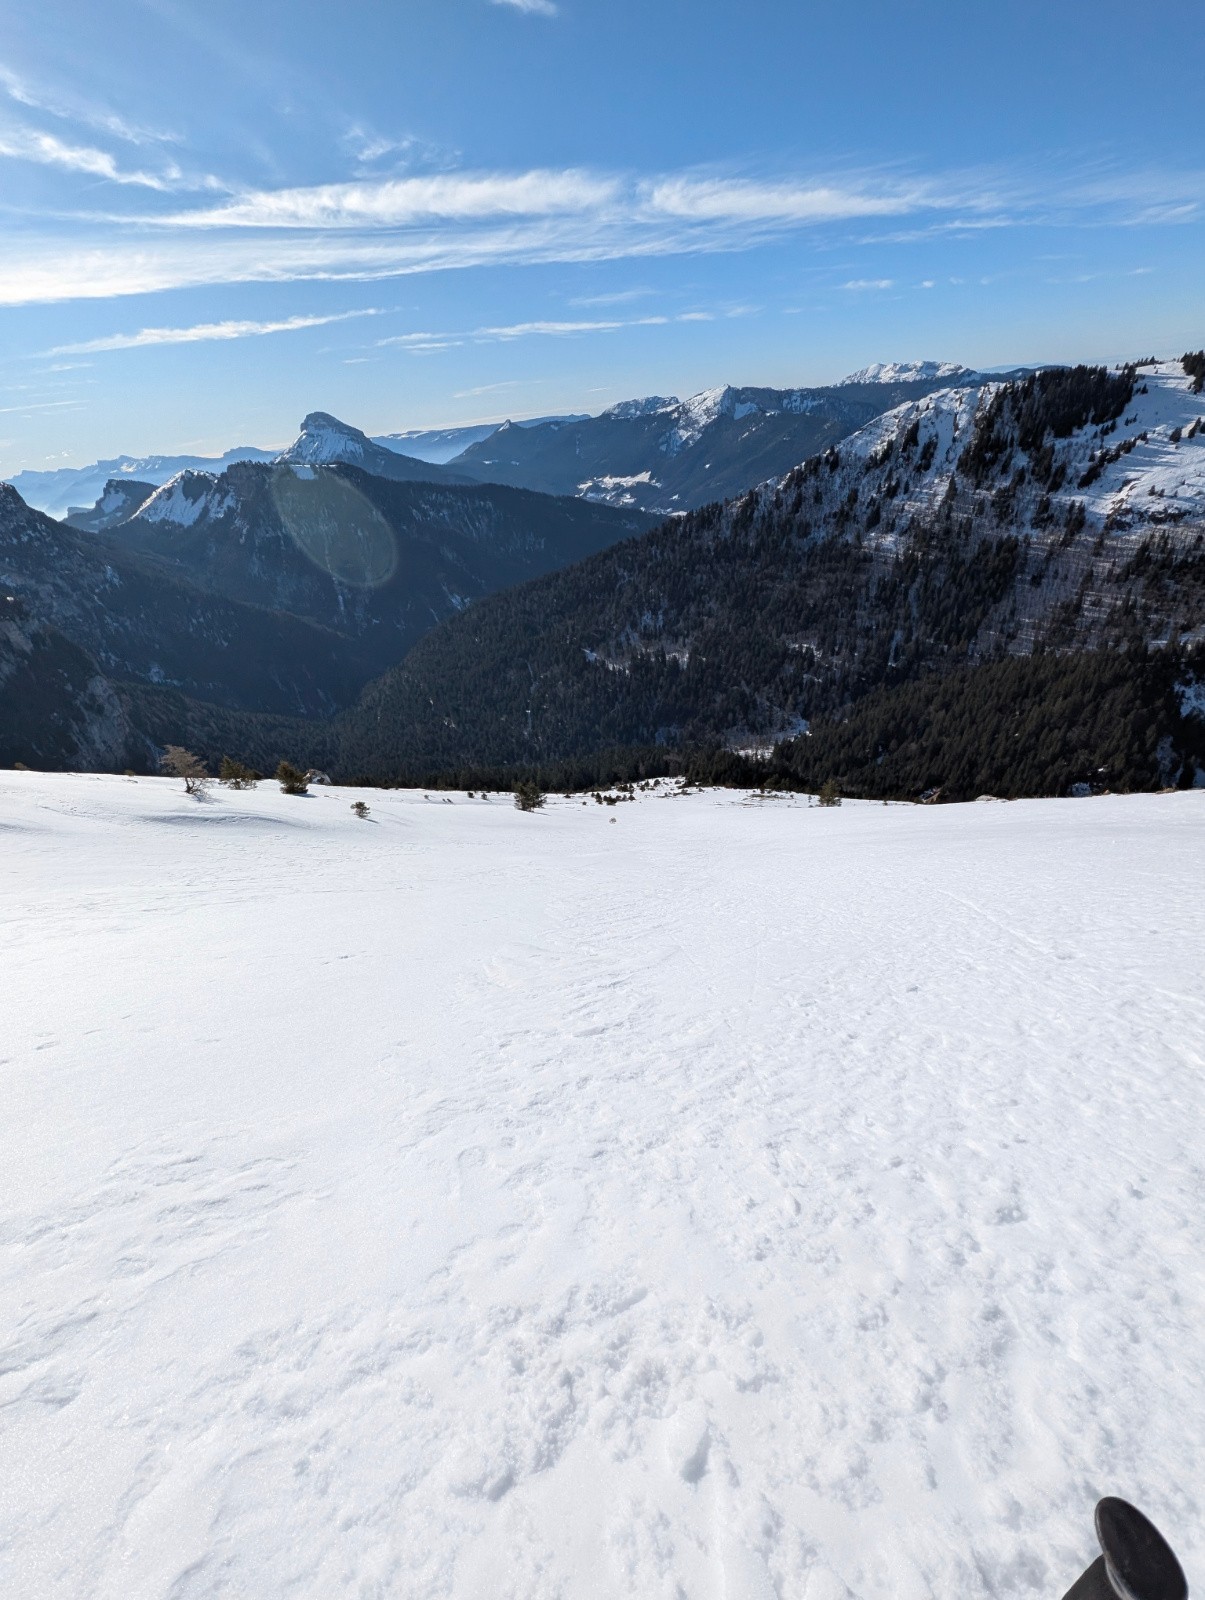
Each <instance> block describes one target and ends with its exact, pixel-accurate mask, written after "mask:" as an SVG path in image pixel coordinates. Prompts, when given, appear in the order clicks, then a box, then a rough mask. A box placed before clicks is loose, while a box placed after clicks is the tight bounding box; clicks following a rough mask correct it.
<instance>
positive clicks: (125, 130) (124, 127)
mask: <svg viewBox="0 0 1205 1600" xmlns="http://www.w3.org/2000/svg"><path fill="white" fill-rule="evenodd" d="M0 94H2V95H4V96H6V97H7V98H8V99H9V100H12V101H13V102H14V103H15V104H17V105H20V106H25V107H26V109H27V110H30V111H42V112H45V113H46V114H47V115H48V116H51V117H54V118H55V119H56V120H58V121H60V122H71V123H74V124H75V125H76V126H77V127H81V128H92V129H94V130H95V131H96V132H98V133H107V134H109V135H111V136H112V137H113V138H115V139H120V140H122V141H123V142H124V143H126V144H133V145H162V144H177V143H179V142H180V141H179V135H178V134H174V133H168V132H165V131H163V130H162V129H157V128H147V127H143V126H141V125H140V124H138V123H135V122H130V121H129V120H128V119H127V118H125V117H122V116H119V115H118V114H117V112H115V111H112V110H110V109H109V108H108V107H107V106H98V105H95V104H93V103H92V102H91V101H88V100H84V99H82V98H81V97H80V96H79V95H77V94H74V93H70V92H64V91H62V90H53V89H48V88H46V87H45V86H44V85H42V84H37V83H34V82H32V81H31V80H30V79H28V78H23V77H21V76H19V74H17V73H15V72H13V70H12V69H11V68H10V67H5V66H0Z"/></svg>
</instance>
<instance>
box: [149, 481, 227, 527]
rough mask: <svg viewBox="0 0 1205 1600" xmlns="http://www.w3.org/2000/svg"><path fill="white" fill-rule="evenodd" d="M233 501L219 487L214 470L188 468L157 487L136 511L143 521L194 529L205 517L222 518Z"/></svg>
mask: <svg viewBox="0 0 1205 1600" xmlns="http://www.w3.org/2000/svg"><path fill="white" fill-rule="evenodd" d="M230 503H231V497H230V494H229V491H227V492H226V493H225V494H222V493H220V492H219V490H218V479H217V478H216V477H215V476H214V474H213V473H212V472H194V471H193V470H192V469H191V468H190V467H186V468H185V469H184V471H183V472H178V473H177V474H176V476H175V477H174V478H169V479H168V480H167V482H166V483H165V484H163V485H162V486H161V487H160V488H158V489H156V490H155V492H154V494H153V495H151V497H150V498H149V499H148V500H147V501H146V502H145V503H144V504H143V505H142V506H141V507H140V508H139V510H138V511H137V512H136V513H135V517H136V520H138V521H140V522H170V523H173V524H175V525H176V526H177V527H181V528H191V527H192V525H193V523H194V522H199V521H200V520H201V518H202V517H220V516H221V515H222V514H223V513H224V512H225V511H226V510H227V509H228V508H229V504H230Z"/></svg>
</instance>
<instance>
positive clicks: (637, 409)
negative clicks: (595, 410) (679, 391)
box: [602, 394, 682, 422]
mask: <svg viewBox="0 0 1205 1600" xmlns="http://www.w3.org/2000/svg"><path fill="white" fill-rule="evenodd" d="M681 403H682V402H681V401H680V400H679V399H678V397H677V395H676V394H669V395H665V394H647V395H645V396H644V397H643V399H640V400H619V401H616V403H615V404H614V405H613V406H608V407H607V409H606V410H605V411H604V412H603V413H602V415H603V416H604V417H614V418H615V420H616V421H617V422H628V421H630V420H631V419H632V418H634V417H655V416H657V415H658V414H659V413H660V412H662V411H672V410H673V409H674V407H675V406H677V405H681Z"/></svg>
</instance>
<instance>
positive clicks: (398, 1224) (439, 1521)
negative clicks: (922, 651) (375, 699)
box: [0, 772, 1205, 1600]
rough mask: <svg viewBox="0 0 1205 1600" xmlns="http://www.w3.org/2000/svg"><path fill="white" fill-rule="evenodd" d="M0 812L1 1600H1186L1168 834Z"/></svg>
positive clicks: (1199, 1431)
mask: <svg viewBox="0 0 1205 1600" xmlns="http://www.w3.org/2000/svg"><path fill="white" fill-rule="evenodd" d="M354 798H356V795H355V794H353V793H352V792H349V791H346V790H338V789H326V790H319V791H317V792H315V793H313V794H311V795H310V796H309V797H307V798H304V799H300V798H290V797H286V796H283V795H281V794H279V793H278V792H277V790H276V786H275V785H274V784H265V785H263V786H262V787H261V788H260V789H259V790H258V791H256V792H254V793H246V794H231V793H228V792H226V791H223V790H215V791H214V793H213V795H212V797H211V798H209V799H207V800H205V801H202V802H198V801H194V800H190V799H188V798H186V797H185V796H184V795H183V794H182V793H181V792H179V788H178V786H177V785H173V784H170V783H168V782H167V781H166V780H156V779H138V780H131V779H122V778H115V777H76V776H44V775H39V774H33V773H28V774H26V773H10V772H4V773H0V971H2V978H0V1011H2V1016H3V1022H2V1025H0V1087H2V1090H3V1107H4V1114H3V1118H2V1119H0V1199H2V1210H0V1440H2V1443H0V1450H2V1457H3V1467H2V1470H0V1592H3V1593H4V1594H5V1595H12V1596H28V1597H38V1600H50V1597H71V1600H84V1597H88V1600H160V1597H162V1600H168V1597H171V1600H198V1597H201V1596H218V1595H222V1596H247V1597H254V1600H277V1597H283V1596H286V1595H296V1596H304V1597H318V1596H331V1597H334V1596H357V1597H370V1596H387V1595H388V1596H404V1597H406V1600H420V1597H434V1596H453V1595H454V1596H457V1597H471V1600H477V1597H480V1600H512V1597H513V1600H552V1597H554V1596H559V1597H564V1600H577V1597H594V1596H598V1597H609V1596H639V1597H641V1600H655V1597H665V1600H671V1597H689V1600H711V1597H715V1600H719V1597H721V1596H725V1597H728V1600H768V1597H773V1596H780V1597H783V1600H786V1597H792V1600H796V1597H803V1600H846V1597H850V1596H856V1597H858V1600H863V1597H865V1600H872V1597H873V1600H907V1597H917V1600H920V1597H926V1596H937V1597H942V1600H973V1597H978V1596H984V1597H986V1596H992V1597H997V1596H1009V1595H1014V1594H1016V1595H1030V1594H1032V1595H1034V1596H1041V1597H1043V1600H1058V1596H1059V1595H1061V1594H1062V1592H1063V1590H1064V1589H1065V1588H1066V1586H1067V1585H1068V1584H1069V1583H1070V1581H1071V1580H1072V1578H1074V1577H1075V1576H1076V1575H1077V1574H1078V1572H1079V1571H1080V1569H1081V1567H1082V1566H1083V1565H1084V1564H1085V1563H1086V1561H1087V1560H1088V1559H1089V1558H1090V1557H1091V1556H1092V1555H1093V1554H1094V1553H1095V1547H1094V1542H1093V1538H1092V1531H1091V1512H1092V1506H1093V1503H1094V1501H1095V1499H1096V1497H1097V1496H1098V1495H1100V1494H1104V1493H1119V1494H1122V1495H1125V1496H1127V1497H1130V1498H1133V1499H1135V1500H1136V1501H1137V1502H1138V1503H1139V1504H1140V1505H1142V1506H1143V1507H1144V1508H1145V1509H1146V1510H1147V1511H1148V1512H1149V1513H1150V1514H1151V1515H1152V1516H1153V1517H1154V1518H1155V1520H1156V1521H1157V1522H1159V1523H1160V1524H1162V1525H1163V1526H1164V1528H1165V1531H1167V1533H1168V1534H1169V1536H1170V1537H1171V1538H1172V1539H1173V1542H1174V1543H1176V1545H1177V1546H1178V1548H1179V1551H1180V1554H1181V1557H1182V1559H1183V1560H1184V1564H1185V1567H1186V1570H1187V1572H1188V1577H1189V1581H1190V1585H1191V1584H1192V1583H1193V1582H1194V1581H1196V1582H1198V1583H1199V1582H1201V1581H1202V1580H1203V1579H1205V1519H1203V1516H1202V1511H1203V1506H1202V1501H1201V1498H1200V1485H1201V1483H1202V1482H1203V1481H1205V1046H1203V1040H1205V963H1203V961H1202V952H1203V949H1205V940H1203V938H1202V932H1203V929H1202V896H1201V886H1202V884H1205V794H1201V793H1189V794H1174V795H1161V796H1139V797H1133V798H1104V799H1096V800H1084V801H1048V802H1046V801H1043V802H1025V803H1018V804H1012V805H1005V804H980V805H968V806H961V807H945V808H941V807H938V808H912V807H895V806H892V807H884V806H873V805H851V804H846V805H845V806H843V807H841V808H840V809H839V810H828V811H826V810H820V809H818V808H809V807H808V806H807V805H806V804H805V802H804V801H803V800H802V799H801V798H781V799H776V800H767V801H761V800H757V799H755V798H752V797H746V796H742V795H739V794H735V793H731V792H727V793H720V794H701V795H693V796H690V797H686V798H683V797H673V798H670V797H668V796H666V795H664V794H658V795H655V796H652V795H642V796H641V797H640V798H639V800H638V801H637V802H636V803H635V804H623V805H620V806H618V807H616V808H614V809H611V808H606V807H600V806H597V805H595V804H594V803H593V802H591V803H589V804H588V805H586V806H583V805H582V804H581V802H580V801H575V802H569V801H565V800H560V799H558V800H554V801H552V802H550V804H549V806H548V808H547V809H546V810H545V811H544V812H542V813H538V814H535V815H530V816H528V815H522V814H520V813H519V812H517V811H516V810H515V809H514V808H513V806H512V805H511V804H510V803H509V801H508V800H507V799H505V798H502V797H495V798H493V799H491V800H489V801H484V800H481V799H477V800H468V799H467V798H466V797H464V796H463V795H460V796H457V797H455V799H454V800H453V801H452V802H451V803H447V802H445V801H444V800H442V799H441V798H439V797H435V796H432V797H431V799H429V800H428V799H425V798H424V797H423V796H422V795H421V794H414V793H404V794H390V795H384V794H377V793H373V792H367V793H365V795H364V798H365V799H366V800H367V801H368V802H369V804H370V806H371V816H370V819H369V820H368V821H367V822H364V821H360V820H358V819H357V818H356V817H355V816H353V814H352V813H351V811H350V809H349V806H350V802H351V801H352V800H353V799H354Z"/></svg>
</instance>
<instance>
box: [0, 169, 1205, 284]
mask: <svg viewBox="0 0 1205 1600" xmlns="http://www.w3.org/2000/svg"><path fill="white" fill-rule="evenodd" d="M64 149H66V147H65V145H64ZM64 149H57V148H55V147H52V146H48V145H45V146H42V147H40V153H41V158H42V159H45V160H72V161H75V162H77V163H79V164H80V165H81V166H85V165H87V164H90V165H91V169H92V170H94V171H95V173H96V175H97V176H104V177H109V178H113V177H114V176H115V175H116V174H118V173H119V172H120V170H121V169H120V168H118V167H117V165H116V164H115V163H112V159H111V157H108V156H107V155H106V154H105V152H103V151H100V152H96V151H91V150H87V149H84V148H83V147H79V148H75V149H72V150H71V151H69V152H68V153H67V154H64ZM126 176H127V177H129V176H130V175H126ZM1090 176H1091V179H1092V182H1091V183H1089V182H1087V181H1085V182H1084V183H1082V184H1081V185H1080V186H1079V187H1078V188H1077V187H1076V186H1075V184H1073V183H1072V182H1071V181H1070V179H1065V180H1063V181H1061V182H1060V183H1054V182H1053V181H1052V182H1050V183H1048V184H1047V187H1046V191H1045V192H1039V191H1037V190H1036V189H1035V190H1034V191H1033V192H1031V193H1030V194H1029V195H1028V196H1026V195H1025V194H1023V193H1022V191H1021V187H1020V185H1019V183H1014V184H1007V183H1005V182H1003V181H1002V180H1001V178H1000V176H999V174H990V175H987V176H985V177H983V178H982V179H978V180H977V179H976V177H975V175H974V174H969V175H968V174H966V173H961V174H959V173H952V174H945V175H927V176H911V177H901V176H900V175H899V174H898V173H896V174H886V175H884V174H882V173H871V174H863V175H859V174H846V175H844V176H843V177H842V178H841V179H840V180H838V179H834V178H828V179H816V178H798V179H794V178H779V179H775V180H773V181H770V180H767V179H764V178H746V177H734V176H732V175H730V174H725V175H716V174H714V173H706V172H699V171H689V172H683V173H676V174H672V173H671V174H662V175H660V176H638V175H633V174H616V173H606V172H598V171H593V170H588V169H578V168H565V169H555V168H538V169H531V170H528V171H520V172H494V171H465V170H454V171H444V172H439V173H426V174H422V175H406V176H390V177H366V178H362V179H359V180H353V181H348V182H340V183H333V184H321V185H310V186H290V187H285V188H280V189H254V190H246V191H244V192H242V193H238V194H234V195H232V196H231V197H230V198H228V199H223V200H222V201H221V202H220V203H217V204H215V203H213V202H212V201H206V202H202V203H196V204H189V205H180V204H179V203H177V204H175V205H173V206H171V207H170V208H168V207H164V208H162V209H159V210H156V209H155V208H154V207H152V206H150V205H148V206H147V207H146V214H144V215H140V216H138V217H133V218H132V217H130V216H128V215H117V214H114V215H110V216H98V215H89V216H84V215H82V214H80V215H77V216H75V217H66V218H64V217H63V216H62V214H61V213H60V214H58V215H56V216H55V217H54V218H52V219H49V220H48V222H47V224H46V226H45V228H44V229H43V231H42V233H41V234H39V233H38V231H37V229H36V228H35V227H25V228H24V230H23V231H22V230H13V229H10V230H4V231H3V232H0V304H8V305H15V304H22V303H28V302H35V301H37V302H54V301H61V300H68V299H76V298H79V299H86V298H87V299H95V298H108V297H112V296H117V295H123V294H138V293H151V292H156V291H159V290H164V289H172V288H189V287H199V286H208V285H216V284H237V283H273V282H294V281H301V280H307V281H318V280H325V281H359V282H370V281H373V280H377V279H385V278H396V277H403V276H406V275H408V274H413V273H431V272H445V271H449V270H454V269H460V268H472V267H487V266H499V265H537V264H548V263H571V262H600V261H607V260H612V261H613V260H620V259H631V260H638V259H641V258H651V257H656V256H669V255H688V254H718V253H721V252H730V251H739V250H747V249H752V248H754V247H756V246H758V245H761V244H765V243H768V242H772V241H774V240H777V239H782V238H786V237H790V236H792V235H802V234H806V233H808V232H815V233H816V234H817V235H818V236H820V235H823V236H824V237H826V238H828V239H830V240H831V239H834V238H841V239H843V240H845V241H847V242H849V243H850V244H852V245H857V246H865V245H869V244H871V243H873V241H871V240H869V239H867V237H866V232H867V230H866V228H865V224H866V222H867V221H868V220H872V219H874V218H880V219H882V220H883V221H884V222H891V223H893V224H895V225H897V228H898V225H899V224H901V223H906V224H907V230H906V231H907V233H908V235H909V236H912V237H924V236H925V233H926V231H927V230H933V229H945V228H951V229H961V228H967V227H973V228H986V227H1016V226H1028V225H1031V224H1032V223H1033V222H1034V221H1035V220H1037V219H1041V220H1044V221H1049V220H1050V218H1051V217H1052V216H1054V215H1056V214H1057V217H1058V219H1059V220H1060V222H1061V224H1063V225H1071V224H1075V223H1080V224H1083V225H1086V226H1092V227H1094V228H1095V227H1099V226H1103V225H1111V226H1126V225H1129V224H1130V222H1132V221H1133V220H1134V218H1135V215H1136V209H1135V208H1136V207H1137V205H1138V201H1137V199H1136V198H1135V197H1136V194H1137V192H1138V191H1137V189H1135V187H1134V186H1133V185H1127V184H1125V183H1123V182H1121V181H1120V180H1117V181H1115V182H1112V183H1111V184H1110V183H1108V182H1106V181H1105V180H1104V179H1102V178H1101V177H1100V175H1099V174H1096V173H1093V174H1091V175H1090ZM143 179H149V180H150V183H151V186H163V185H164V184H165V183H166V181H167V180H165V179H163V178H160V177H157V176H156V175H155V174H149V175H147V174H140V175H138V181H142V180H143ZM172 181H175V180H172ZM181 187H184V185H183V182H181ZM1147 197H1148V200H1150V201H1151V202H1152V203H1154V204H1155V205H1157V206H1159V207H1161V212H1160V215H1161V216H1162V217H1164V218H1165V219H1174V220H1179V219H1180V217H1181V216H1182V214H1183V213H1184V210H1185V208H1191V207H1192V206H1194V205H1197V204H1202V205H1205V179H1201V178H1200V175H1197V174H1191V173H1189V174H1180V175H1179V176H1178V177H1176V176H1175V175H1165V176H1164V178H1163V180H1162V181H1161V183H1159V184H1158V185H1155V184H1150V185H1148V186H1147ZM1177 197H1178V198H1177ZM1056 206H1057V212H1056ZM904 236H905V230H903V229H899V231H898V232H897V234H896V237H899V238H902V237H904ZM868 265H871V271H870V272H868V273H867V275H866V276H865V277H864V278H853V279H851V280H850V282H851V283H853V284H855V285H858V286H860V287H862V288H864V289H868V288H871V287H873V286H880V287H882V286H888V287H889V286H890V285H887V284H886V278H885V277H884V278H879V277H876V276H875V275H874V274H873V263H868ZM621 292H622V291H621ZM596 299H597V303H598V304H599V305H600V306H602V305H605V304H606V303H607V300H606V297H596ZM613 303H614V304H620V303H621V302H620V301H618V300H616V301H614V302H613Z"/></svg>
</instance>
